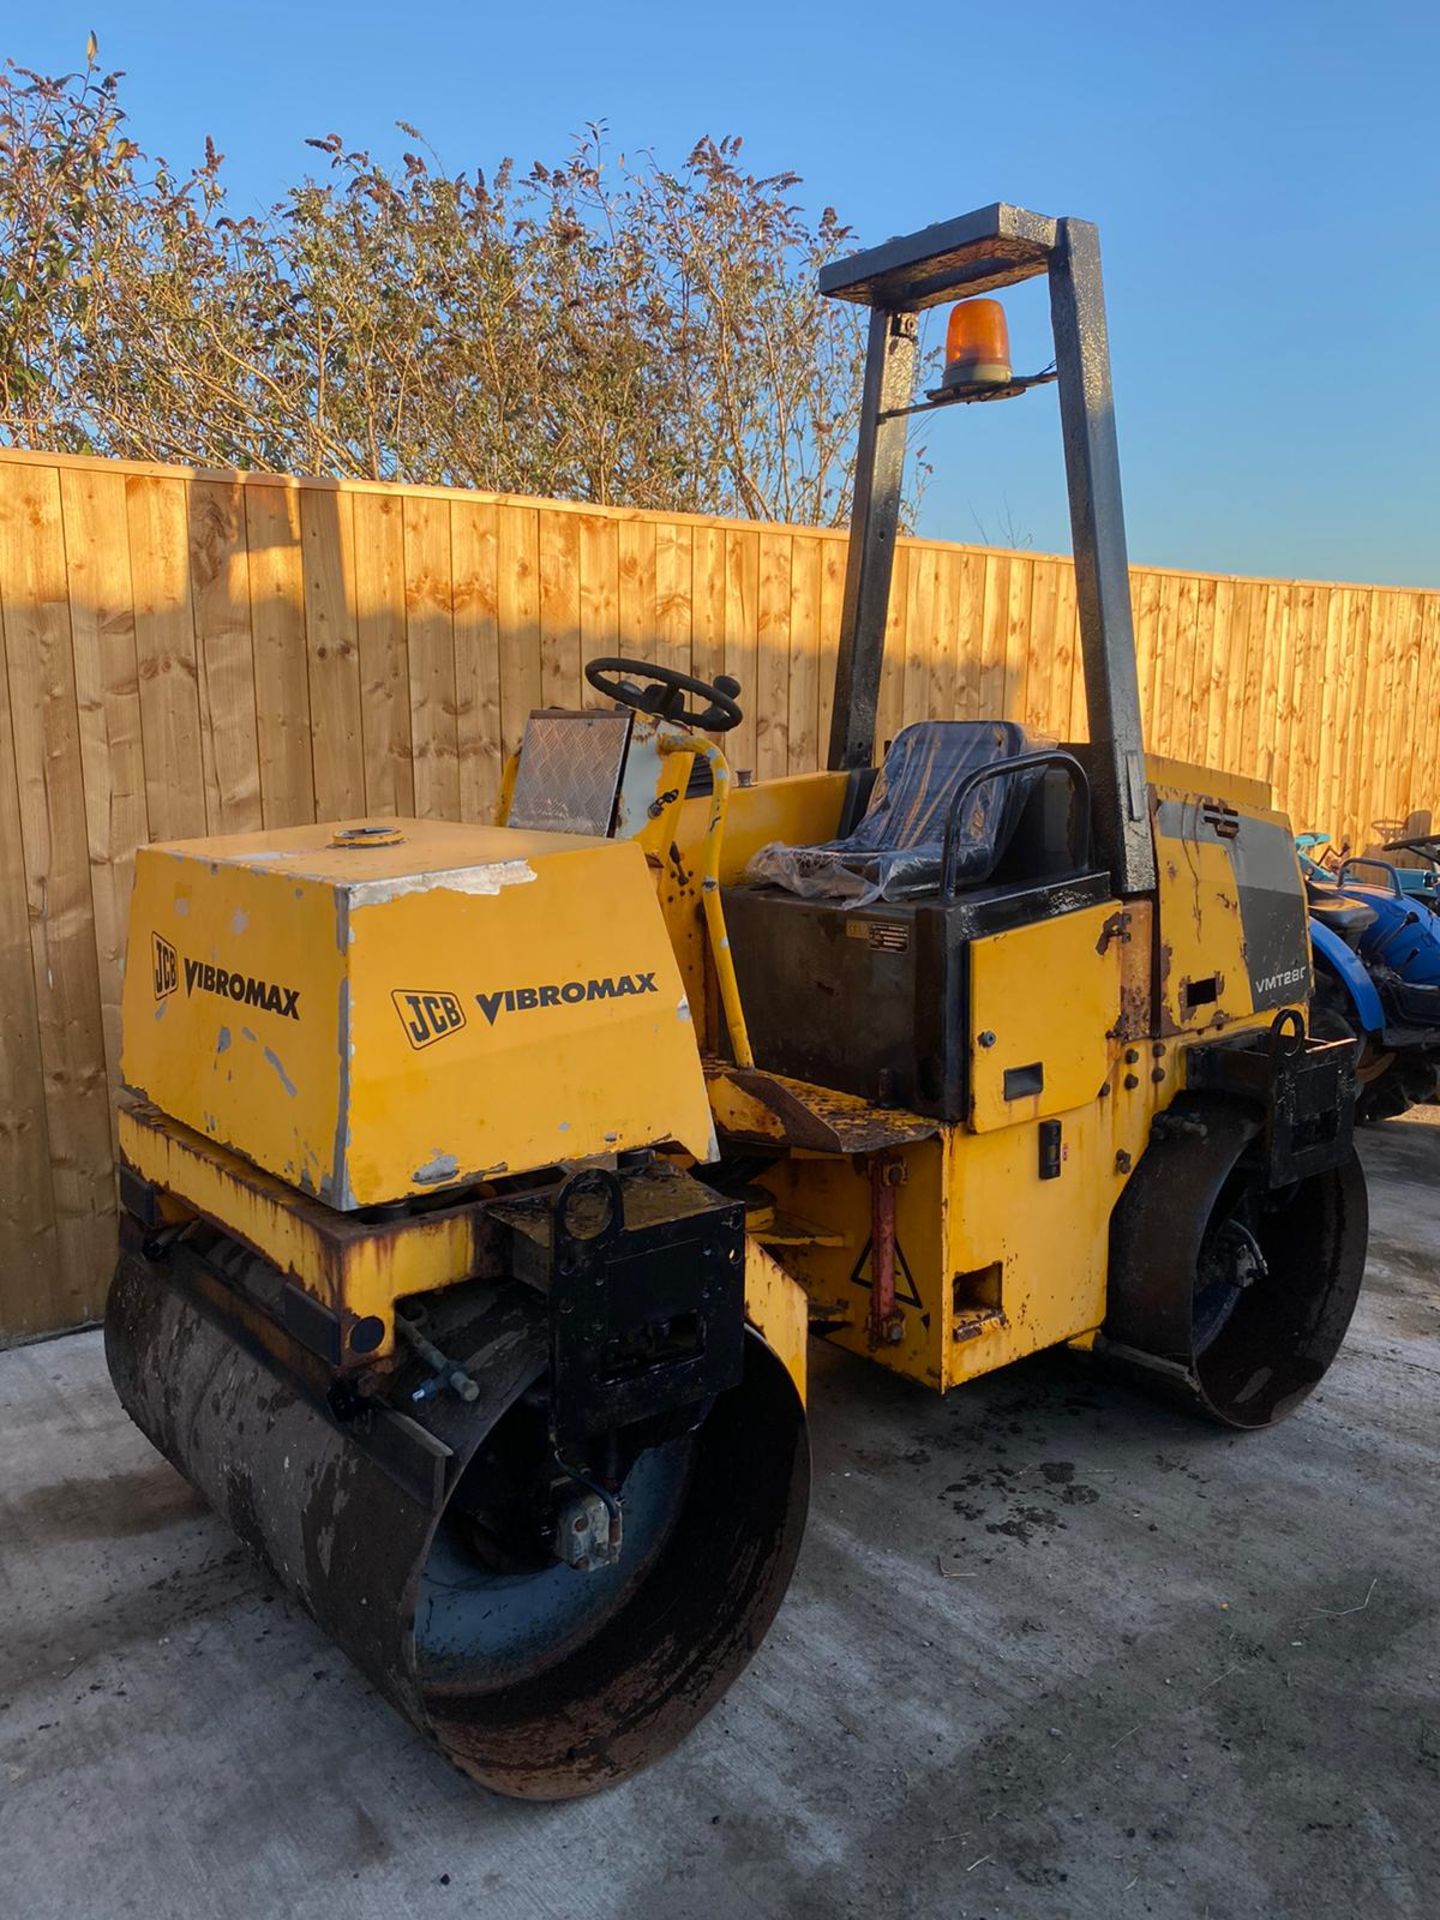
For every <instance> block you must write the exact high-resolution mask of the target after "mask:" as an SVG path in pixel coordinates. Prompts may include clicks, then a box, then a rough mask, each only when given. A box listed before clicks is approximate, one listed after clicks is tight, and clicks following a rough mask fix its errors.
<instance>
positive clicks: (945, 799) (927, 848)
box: [745, 720, 1037, 906]
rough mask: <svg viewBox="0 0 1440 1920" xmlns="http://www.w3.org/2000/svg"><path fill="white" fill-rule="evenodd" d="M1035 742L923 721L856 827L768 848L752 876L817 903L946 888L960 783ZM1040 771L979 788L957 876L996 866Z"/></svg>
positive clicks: (973, 724)
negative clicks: (815, 842) (811, 841)
mask: <svg viewBox="0 0 1440 1920" xmlns="http://www.w3.org/2000/svg"><path fill="white" fill-rule="evenodd" d="M1034 744H1035V742H1034V741H1032V740H1031V739H1030V737H1029V736H1028V735H1027V733H1026V731H1025V729H1024V728H1023V727H1021V726H1018V725H1016V724H1015V722H1014V721H1009V720H921V721H918V722H916V724H915V725H913V726H909V727H903V728H902V729H901V731H900V732H899V733H897V734H896V736H895V738H894V739H893V740H892V741H891V743H890V747H889V751H888V752H887V753H886V755H885V764H884V766H883V767H882V768H881V769H880V775H879V778H878V779H877V780H876V782H875V787H874V791H873V792H872V794H871V796H870V804H869V806H868V808H867V809H866V812H865V815H864V817H863V819H862V820H861V821H860V824H859V826H858V827H856V828H855V830H854V832H853V833H850V834H847V835H846V836H845V838H843V839H840V840H829V841H826V842H825V843H824V844H823V845H821V846H817V847H787V846H782V845H780V844H779V843H778V842H772V843H771V844H770V845H769V846H765V847H761V849H760V850H759V852H758V853H756V854H755V855H754V856H753V857H752V859H751V861H750V864H749V866H748V867H747V868H746V870H745V878H746V879H747V880H748V881H753V882H757V883H762V884H763V883H768V884H770V885H772V886H777V887H781V888H783V889H784V890H785V892H787V893H794V894H799V895H801V896H803V897H804V898H806V899H812V900H843V901H845V902H846V903H847V904H849V905H851V906H862V905H864V904H866V903H867V902H869V901H873V900H905V899H911V898H913V897H915V896H916V895H918V894H926V893H934V892H936V891H937V890H938V888H939V885H940V862H941V854H942V851H943V848H944V841H945V823H946V820H947V818H948V816H949V812H950V806H951V802H952V800H953V799H954V796H955V791H956V789H957V787H958V786H959V784H960V782H961V781H962V780H963V779H964V778H965V776H966V775H967V774H970V773H973V772H974V771H975V770H976V768H978V767H988V766H995V765H997V764H998V763H1000V762H1001V761H1004V760H1013V759H1015V758H1016V757H1017V756H1018V755H1020V754H1022V753H1025V752H1027V751H1028V750H1029V749H1030V748H1031V747H1032V746H1033V745H1034ZM1036 777H1037V775H1036V774H1035V773H1034V772H1026V773H1023V774H1019V775H1017V776H1016V777H1015V778H1013V779H1009V780H991V781H987V782H985V783H984V784H983V785H982V786H980V787H979V788H977V789H976V791H975V793H974V795H973V797H972V799H971V801H970V802H969V804H968V805H967V808H966V815H965V819H964V820H963V821H962V822H961V825H960V830H959V838H958V846H959V863H958V867H957V869H956V873H957V878H958V881H959V883H960V884H961V885H963V886H980V885H982V884H983V883H984V882H985V881H986V880H988V879H989V878H990V876H991V874H992V873H993V872H994V870H995V867H996V865H997V863H998V862H999V860H1000V858H1001V856H1002V855H1003V854H1004V852H1005V849H1006V847H1007V846H1008V844H1009V842H1010V838H1011V836H1012V834H1013V833H1014V831H1015V827H1016V824H1017V822H1018V821H1019V818H1020V815H1021V813H1022V812H1023V811H1024V806H1025V801H1026V799H1027V798H1028V797H1029V793H1030V790H1031V787H1032V786H1033V784H1034V781H1035V779H1036Z"/></svg>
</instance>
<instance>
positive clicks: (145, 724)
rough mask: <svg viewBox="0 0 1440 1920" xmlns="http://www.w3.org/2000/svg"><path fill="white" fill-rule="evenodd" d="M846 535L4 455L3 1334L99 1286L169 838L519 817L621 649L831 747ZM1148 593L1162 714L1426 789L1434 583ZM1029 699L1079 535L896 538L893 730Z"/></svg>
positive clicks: (1281, 776)
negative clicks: (592, 687) (601, 668)
mask: <svg viewBox="0 0 1440 1920" xmlns="http://www.w3.org/2000/svg"><path fill="white" fill-rule="evenodd" d="M844 564H845V542H844V537H843V535H841V534H836V533H827V532H817V531H814V530H809V529H803V528H790V527H772V526H763V525H756V524H752V523H743V522H726V521H717V520H706V519H700V518H695V517H686V518H675V519H666V518H664V517H663V516H660V515H656V514H643V513H626V512H620V511H605V510H599V509H594V508H586V507H577V506H570V505H563V504H557V503H552V502H543V503H537V502H535V501H531V500H518V499H508V498H497V497H493V496H485V495H471V494H463V493H453V492H447V491H444V490H441V489H437V488H423V487H406V488H397V487H384V486H372V485H360V484H356V485H349V484H347V485H342V486H337V485H334V484H331V483H326V482H322V481H310V480H306V481H294V480H284V479H276V478H274V477H272V476H263V475H246V476H237V475H234V474H207V473H193V472H188V471H185V470H181V469H175V468H159V467H147V466H139V465H131V464H120V463H113V462H108V461H98V460H88V459H82V458H70V457H68V456H52V455H48V454H20V453H11V452H0V618H3V644H0V664H3V668H4V671H3V672H0V1339H3V1338H9V1339H15V1338H23V1337H25V1336H27V1335H31V1334H35V1333H39V1332H43V1331H47V1330H49V1329H52V1328H58V1327H65V1326H72V1325H76V1324H79V1323H80V1322H82V1321H85V1320H89V1319H92V1318H94V1316H95V1315H96V1313H97V1312H98V1310H99V1307H100V1303H101V1300H102V1298H103V1292H104V1285H105V1280H106V1275H107V1272H108V1269H109V1266H110V1263H111V1258H112V1246H113V1238H114V1193H113V1184H114V1183H113V1163H112V1130H111V1120H110V1111H111V1097H112V1094H113V1091H114V1087H115V1083H116V1077H117V1064H118V1058H119V1043H120V1030H119V1007H120V980H121V968H122V965H123V959H124V947H125V916H126V905H127V899H128V893H129V887H130V876H131V866H132V859H133V855H134V851H135V848H136V846H137V845H138V844H139V843H141V842H143V841H144V840H146V839H147V838H151V839H165V838H178V837H183V836H187V835H196V834H203V833H207V832H210V833H220V832H228V831H235V830H243V829H249V828H256V827H260V826H262V825H263V826H267V827H274V826H282V825H288V824H291V823H294V822H298V821H305V820H312V819H316V818H320V819H325V818H338V817H343V816H353V815H358V814H364V813H392V812H398V813H416V814H421V815H434V816H442V817H457V816H458V817H461V818H466V819H485V818H488V817H490V815H491V813H492V810H493V807H494V803H495V798H496V795H497V792H498V790H499V782H500V771H501V765H502V760H503V756H504V754H505V753H506V752H507V751H508V750H509V749H511V748H513V747H514V746H515V745H516V743H517V741H518V739H519V735H520V731H521V729H522V727H523V725H524V722H525V717H526V715H527V714H528V713H529V711H530V710H531V708H532V707H534V706H537V705H541V704H545V703H551V702H556V703H577V702H578V701H579V700H580V699H581V696H582V683H581V671H580V669H581V662H582V661H583V660H584V659H585V658H587V657H588V656H591V655H594V654H598V653H613V652H621V653H629V654H638V655H641V656H644V657H645V658H649V659H664V660H666V661H669V662H672V663H676V664H679V665H682V666H687V667H690V668H691V669H692V670H693V671H695V672H696V673H699V674H702V675H707V676H709V675H713V674H714V673H717V672H720V671H725V672H729V673H733V674H734V675H735V676H736V677H737V678H738V679H739V680H740V682H741V683H742V686H743V688H744V692H745V700H744V705H745V709H746V720H745V724H744V726H743V727H742V728H741V729H740V730H739V731H738V733H737V734H733V735H731V736H730V737H729V739H728V740H727V743H726V744H727V749H728V750H729V752H730V753H731V755H732V758H733V761H734V763H735V764H736V765H737V766H740V767H751V768H753V769H754V771H755V773H756V774H757V776H758V777H761V778H763V777H765V776H766V775H773V774H778V773H783V772H785V771H787V770H790V771H800V770H804V769H809V768H813V767H815V766H816V765H817V764H819V762H820V760H821V758H822V756H823V751H824V742H825V740H826V737H827V733H828V728H829V718H830V716H829V700H830V691H831V680H832V674H833V662H834V653H835V644H836V629H837V625H838V619H839V609H840V595H841V589H842V582H843V575H844ZM1132 589H1133V594H1134V601H1135V612H1136V625H1137V633H1138V637H1139V656H1140V681H1141V688H1142V694H1143V698H1144V704H1145V718H1146V724H1147V728H1148V738H1149V742H1150V744H1151V746H1152V747H1154V748H1156V749H1157V750H1159V751H1161V752H1165V753H1172V754H1176V755H1179V756H1182V757H1190V758H1193V759H1196V760H1200V761H1203V762H1207V763H1209V764H1213V765H1218V766H1223V767H1230V768H1236V769H1239V770H1241V771H1243V772H1247V773H1253V774H1260V775H1262V776H1264V777H1267V778H1269V779H1271V780H1273V782H1274V783H1275V787H1276V790H1277V793H1278V795H1279V798H1280V800H1281V802H1282V803H1283V804H1284V805H1286V806H1288V807H1289V809H1290V811H1291V813H1292V815H1293V817H1294V819H1295V822H1296V824H1297V826H1300V825H1305V826H1314V827H1323V828H1325V829H1327V830H1328V831H1330V832H1331V833H1332V834H1335V835H1336V836H1343V837H1345V838H1348V839H1350V840H1351V841H1353V842H1355V843H1356V844H1357V845H1358V844H1361V843H1369V842H1370V841H1371V840H1372V839H1374V838H1375V837H1376V836H1377V835H1378V834H1379V833H1381V832H1382V831H1383V829H1384V828H1385V827H1388V826H1389V824H1390V823H1391V822H1400V821H1404V820H1405V819H1407V817H1409V816H1410V815H1411V814H1412V813H1414V812H1415V811H1416V810H1417V809H1423V808H1427V807H1429V806H1430V805H1431V804H1432V797H1433V795H1434V792H1435V784H1434V782H1433V780H1432V771H1431V770H1432V768H1434V767H1435V765H1436V762H1437V755H1440V645H1437V641H1440V631H1437V623H1440V593H1429V594H1426V593H1416V592H1405V591H1400V590H1396V589H1390V588H1384V587H1364V586H1322V585H1316V584H1313V583H1310V582H1297V581H1267V580H1240V579H1228V578H1217V577H1215V576H1212V575H1202V576H1196V575H1191V574H1179V573H1170V572H1163V571H1157V570H1151V569H1144V568H1137V569H1136V570H1135V572H1134V575H1133V581H1132ZM1000 713H1003V714H1006V715H1009V716H1013V717H1015V718H1018V719H1022V720H1026V721H1029V722H1030V723H1032V724H1033V725H1035V726H1037V727H1040V728H1043V729H1045V730H1047V731H1049V732H1051V733H1054V734H1056V735H1058V736H1060V737H1062V738H1065V737H1071V738H1074V737H1083V735H1084V731H1085V701H1084V692H1083V688H1082V685H1081V676H1080V672H1079V667H1078V660H1077V648H1076V630H1075V590H1074V579H1073V575H1072V572H1071V568H1070V564H1069V562H1068V561H1066V560H1062V559H1055V558H1051V557H1049V556H1044V555H1036V554H1028V553H1001V552H992V551H987V550H979V549H973V548H962V547H954V546H942V545H938V544H935V543H931V542H921V541H906V542H902V543H901V546H900V550H899V553H898V555H897V570H896V582H895V591H894V595H893V599H892V606H891V613H890V633H889V644H888V651H887V660H886V670H885V681H884V689H883V694H882V701H881V729H880V730H881V736H882V738H883V737H887V736H889V735H890V734H892V733H894V732H895V730H896V729H897V728H898V727H900V726H901V725H902V724H903V723H905V722H906V721H909V720H914V719H918V718H922V717H925V716H927V715H928V716H934V717H947V716H952V715H960V716H967V715H978V714H1000ZM1424 818H1425V820H1426V823H1427V824H1428V815H1425V816H1424Z"/></svg>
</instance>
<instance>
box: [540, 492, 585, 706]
mask: <svg viewBox="0 0 1440 1920" xmlns="http://www.w3.org/2000/svg"><path fill="white" fill-rule="evenodd" d="M539 542H540V697H541V699H542V700H543V702H544V704H545V705H546V706H547V707H578V706H579V705H580V699H581V689H582V686H583V684H584V683H583V682H582V680H581V678H580V522H579V519H578V518H577V516H576V515H575V514H573V513H542V514H541V515H540V522H539Z"/></svg>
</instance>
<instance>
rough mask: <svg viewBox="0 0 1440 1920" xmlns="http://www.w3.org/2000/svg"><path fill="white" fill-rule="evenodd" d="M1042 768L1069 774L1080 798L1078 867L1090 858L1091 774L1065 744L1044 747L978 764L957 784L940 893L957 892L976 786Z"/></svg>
mask: <svg viewBox="0 0 1440 1920" xmlns="http://www.w3.org/2000/svg"><path fill="white" fill-rule="evenodd" d="M1039 767H1061V768H1063V769H1064V771H1065V772H1066V773H1068V774H1069V776H1070V784H1071V786H1072V787H1074V789H1075V791H1076V793H1077V794H1078V795H1079V797H1080V847H1079V851H1078V853H1077V854H1076V856H1075V864H1076V865H1077V867H1084V866H1086V865H1087V864H1088V862H1089V859H1090V776H1089V775H1088V774H1087V773H1086V771H1085V769H1084V767H1082V766H1081V764H1080V762H1079V761H1078V760H1077V759H1076V758H1075V756H1074V754H1073V753H1066V751H1065V749H1064V748H1063V747H1045V748H1041V749H1039V750H1038V751H1036V752H1034V753H1021V754H1017V755H1016V756H1015V758H1014V759H1013V760H997V761H996V762H995V763H994V764H993V765H992V766H988V767H976V769H975V771H974V772H973V773H967V774H966V776H965V778H964V779H963V780H962V781H961V782H960V784H959V786H958V787H956V789H955V793H954V796H953V798H952V799H951V802H950V806H949V808H948V810H947V812H946V815H945V845H944V851H943V852H942V854H941V856H940V894H941V897H942V899H945V900H949V899H952V898H953V897H954V893H955V877H956V876H955V868H956V866H957V864H958V862H959V851H960V815H961V812H962V810H963V808H964V806H965V803H966V801H967V800H968V799H969V798H970V796H971V794H972V793H974V791H975V789H976V788H977V787H982V786H984V785H985V784H986V782H987V781H990V780H1004V779H1008V778H1009V777H1010V776H1011V775H1012V774H1016V773H1029V772H1031V771H1032V770H1034V769H1036V768H1039Z"/></svg>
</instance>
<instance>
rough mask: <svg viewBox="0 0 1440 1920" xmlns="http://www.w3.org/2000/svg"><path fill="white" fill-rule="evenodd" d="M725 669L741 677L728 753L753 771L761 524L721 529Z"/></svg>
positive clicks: (757, 736)
mask: <svg viewBox="0 0 1440 1920" xmlns="http://www.w3.org/2000/svg"><path fill="white" fill-rule="evenodd" d="M725 671H726V673H728V674H729V675H730V676H731V678H732V679H734V680H738V681H739V682H740V708H741V711H742V713H743V714H744V716H745V717H744V719H743V720H742V721H741V723H740V725H739V726H738V727H736V729H735V731H734V732H733V733H732V734H731V735H730V738H729V742H728V748H729V753H728V757H729V759H730V762H731V764H732V765H733V766H734V767H735V768H736V769H737V770H749V771H751V772H753V771H754V769H755V767H756V765H757V764H758V754H759V744H760V730H759V723H758V720H757V711H758V708H759V705H760V529H759V528H758V527H727V528H726V529H725Z"/></svg>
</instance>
